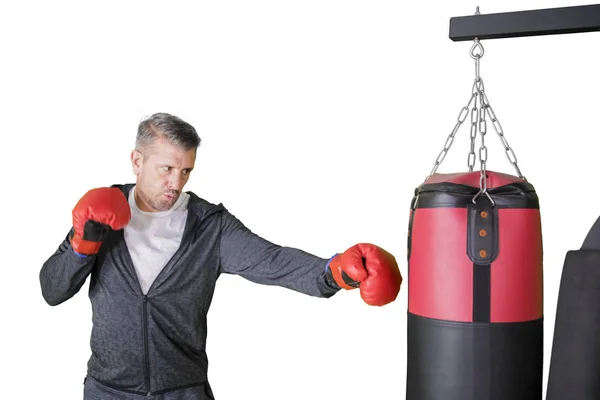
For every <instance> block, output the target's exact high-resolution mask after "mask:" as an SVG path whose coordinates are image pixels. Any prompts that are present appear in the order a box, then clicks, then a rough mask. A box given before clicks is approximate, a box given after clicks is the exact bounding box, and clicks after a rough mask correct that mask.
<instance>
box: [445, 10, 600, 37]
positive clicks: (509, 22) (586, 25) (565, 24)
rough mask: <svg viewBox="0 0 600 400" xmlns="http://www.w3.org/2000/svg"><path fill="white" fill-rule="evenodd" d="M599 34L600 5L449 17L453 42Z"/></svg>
mask: <svg viewBox="0 0 600 400" xmlns="http://www.w3.org/2000/svg"><path fill="white" fill-rule="evenodd" d="M597 31H600V4H590V5H583V6H573V7H560V8H547V9H541V10H528V11H514V12H506V13H495V14H484V13H482V14H474V15H470V16H464V17H452V18H450V39H451V40H453V41H455V42H462V41H468V40H473V39H475V38H476V37H477V38H479V39H480V40H483V39H503V38H515V37H525V36H543V35H560V34H566V33H584V32H597Z"/></svg>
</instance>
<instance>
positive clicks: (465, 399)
mask: <svg viewBox="0 0 600 400" xmlns="http://www.w3.org/2000/svg"><path fill="white" fill-rule="evenodd" d="M542 383H543V319H539V320H535V321H531V322H518V323H506V324H499V323H460V322H449V321H441V320H435V319H431V318H424V317H421V316H418V315H414V314H411V313H409V314H408V373H407V393H406V400H508V399H510V400H541V398H542Z"/></svg>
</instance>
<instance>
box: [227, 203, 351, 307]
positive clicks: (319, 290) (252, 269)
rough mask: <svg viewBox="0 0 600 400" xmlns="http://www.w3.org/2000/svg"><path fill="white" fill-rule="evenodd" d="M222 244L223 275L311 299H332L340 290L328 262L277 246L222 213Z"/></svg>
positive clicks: (303, 252)
mask: <svg viewBox="0 0 600 400" xmlns="http://www.w3.org/2000/svg"><path fill="white" fill-rule="evenodd" d="M221 223H222V231H221V235H222V236H221V243H220V257H221V271H222V272H223V273H227V274H236V275H240V276H242V277H244V278H246V279H248V280H250V281H252V282H255V283H260V284H264V285H276V286H281V287H285V288H288V289H292V290H295V291H297V292H300V293H304V294H307V295H310V296H316V297H331V296H333V295H334V294H335V293H336V292H337V291H339V290H340V287H339V286H337V285H336V286H335V287H334V286H331V285H330V284H329V283H328V282H327V279H326V273H325V269H326V266H327V262H328V259H326V258H321V257H317V256H315V255H312V254H309V253H307V252H305V251H303V250H300V249H297V248H293V247H285V246H280V245H277V244H274V243H272V242H270V241H268V240H266V239H264V238H262V237H260V236H258V235H257V234H255V233H253V232H252V231H250V229H248V228H247V227H246V226H245V225H244V224H242V222H241V221H240V220H238V219H237V218H236V217H235V216H233V215H232V214H231V213H229V212H228V211H225V212H223V216H222V221H221Z"/></svg>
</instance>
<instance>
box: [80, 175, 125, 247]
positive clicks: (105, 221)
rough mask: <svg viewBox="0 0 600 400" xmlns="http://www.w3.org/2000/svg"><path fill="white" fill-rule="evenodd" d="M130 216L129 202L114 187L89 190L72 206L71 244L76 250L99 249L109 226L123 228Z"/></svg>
mask: <svg viewBox="0 0 600 400" xmlns="http://www.w3.org/2000/svg"><path fill="white" fill-rule="evenodd" d="M130 219H131V209H130V208H129V202H128V201H127V199H126V198H125V195H124V194H123V192H121V190H119V189H118V188H116V187H102V188H97V189H92V190H90V191H88V192H87V193H86V194H85V195H84V196H83V197H82V198H81V199H80V200H79V201H78V202H77V204H76V205H75V207H74V208H73V234H72V236H71V247H73V250H74V251H75V252H76V253H79V254H84V255H90V254H96V253H98V250H100V246H101V245H102V241H103V240H104V239H105V238H106V235H107V234H108V231H109V228H112V229H114V230H119V229H123V228H124V227H125V225H127V223H128V222H129V220H130Z"/></svg>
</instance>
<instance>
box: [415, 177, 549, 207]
mask: <svg viewBox="0 0 600 400" xmlns="http://www.w3.org/2000/svg"><path fill="white" fill-rule="evenodd" d="M477 192H479V188H478V187H473V186H468V185H461V184H457V183H451V182H442V183H431V184H423V185H421V186H419V187H418V188H416V189H415V196H414V198H413V201H412V204H413V207H416V208H435V207H452V208H462V207H467V206H468V205H469V204H473V197H474V196H475V195H476V194H477ZM487 192H488V193H489V194H490V196H491V197H492V198H493V199H494V202H495V204H496V205H495V207H497V208H539V207H540V204H539V199H538V196H537V193H536V192H535V189H534V187H533V185H531V184H530V183H527V182H520V183H513V184H510V185H504V186H500V187H497V188H492V189H488V190H487ZM481 197H486V198H487V196H485V195H481V196H480V197H479V198H478V199H480V198H481ZM477 201H479V200H476V202H477Z"/></svg>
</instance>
